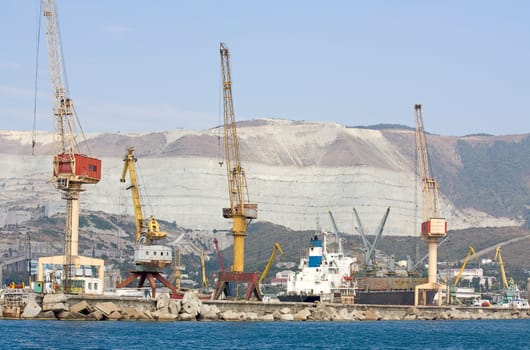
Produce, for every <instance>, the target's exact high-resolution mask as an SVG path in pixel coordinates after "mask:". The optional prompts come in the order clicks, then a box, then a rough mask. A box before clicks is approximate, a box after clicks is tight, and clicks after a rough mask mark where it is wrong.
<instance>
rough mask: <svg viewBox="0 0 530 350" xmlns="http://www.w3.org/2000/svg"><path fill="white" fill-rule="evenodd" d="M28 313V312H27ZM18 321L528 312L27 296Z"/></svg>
mask: <svg viewBox="0 0 530 350" xmlns="http://www.w3.org/2000/svg"><path fill="white" fill-rule="evenodd" d="M28 310H29V311H28ZM21 318H37V319H38V318H46V319H76V320H80V319H81V320H83V319H86V320H110V319H112V320H153V321H179V320H182V321H380V320H386V321H390V320H396V321H397V320H479V319H515V318H530V309H512V308H497V307H464V306H417V307H414V306H398V305H396V306H389V305H359V304H357V305H354V304H337V303H320V302H315V303H296V302H270V303H267V302H258V301H224V300H200V299H199V298H198V297H197V295H195V294H194V293H191V292H189V293H186V294H185V295H184V298H183V299H181V300H175V299H170V298H169V294H161V295H160V296H158V297H157V298H156V299H152V298H139V297H116V296H80V295H64V294H48V295H44V296H43V295H38V294H33V295H32V296H31V297H30V298H29V299H28V304H27V305H26V309H25V310H24V312H23V313H22V317H21Z"/></svg>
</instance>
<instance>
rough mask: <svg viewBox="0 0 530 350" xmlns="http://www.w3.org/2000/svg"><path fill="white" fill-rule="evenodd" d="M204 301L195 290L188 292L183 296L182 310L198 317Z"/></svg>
mask: <svg viewBox="0 0 530 350" xmlns="http://www.w3.org/2000/svg"><path fill="white" fill-rule="evenodd" d="M201 305H202V302H201V300H200V299H199V297H198V296H197V295H196V294H195V293H193V292H186V293H184V296H183V297H182V309H181V312H186V313H188V314H190V315H192V316H193V317H197V315H198V314H199V310H200V309H201Z"/></svg>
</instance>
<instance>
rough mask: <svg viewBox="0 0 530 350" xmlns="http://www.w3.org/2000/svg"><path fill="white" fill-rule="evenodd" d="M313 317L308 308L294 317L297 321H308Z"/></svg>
mask: <svg viewBox="0 0 530 350" xmlns="http://www.w3.org/2000/svg"><path fill="white" fill-rule="evenodd" d="M309 316H311V311H309V310H308V309H307V308H305V309H302V310H300V311H298V312H297V313H295V314H294V315H293V318H294V320H295V321H306V320H307V319H308V318H309Z"/></svg>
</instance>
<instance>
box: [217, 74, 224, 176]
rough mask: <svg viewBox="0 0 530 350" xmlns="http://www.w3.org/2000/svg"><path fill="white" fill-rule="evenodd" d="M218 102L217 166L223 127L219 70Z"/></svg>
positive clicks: (221, 84) (221, 164)
mask: <svg viewBox="0 0 530 350" xmlns="http://www.w3.org/2000/svg"><path fill="white" fill-rule="evenodd" d="M217 91H219V104H218V110H217V115H218V116H219V120H218V127H217V159H218V160H219V161H218V163H219V166H220V167H222V166H223V163H224V161H223V158H221V129H222V128H224V118H221V109H222V108H223V98H224V97H223V94H222V93H221V91H223V73H222V72H221V75H220V79H219V89H217Z"/></svg>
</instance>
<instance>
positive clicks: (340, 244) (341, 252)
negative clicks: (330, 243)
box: [328, 210, 344, 255]
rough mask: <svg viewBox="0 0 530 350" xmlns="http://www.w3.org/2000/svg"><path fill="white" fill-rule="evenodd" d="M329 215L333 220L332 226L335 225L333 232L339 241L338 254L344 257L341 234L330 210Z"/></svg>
mask: <svg viewBox="0 0 530 350" xmlns="http://www.w3.org/2000/svg"><path fill="white" fill-rule="evenodd" d="M328 214H329V217H330V219H331V224H332V225H333V232H334V233H335V240H336V241H337V252H338V253H339V254H340V255H344V250H343V249H342V241H341V239H340V233H339V229H338V227H337V223H336V222H335V218H334V217H333V213H332V212H331V210H328Z"/></svg>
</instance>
